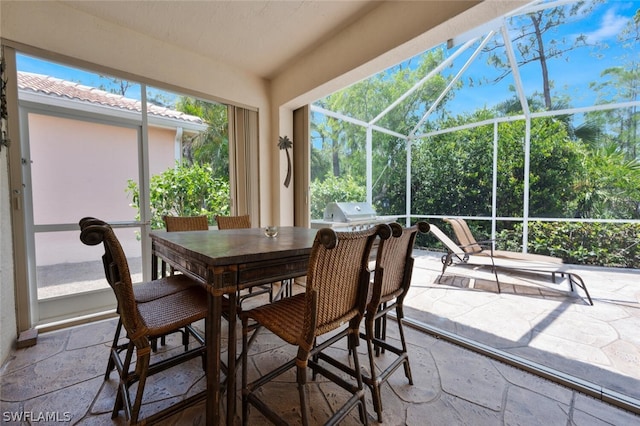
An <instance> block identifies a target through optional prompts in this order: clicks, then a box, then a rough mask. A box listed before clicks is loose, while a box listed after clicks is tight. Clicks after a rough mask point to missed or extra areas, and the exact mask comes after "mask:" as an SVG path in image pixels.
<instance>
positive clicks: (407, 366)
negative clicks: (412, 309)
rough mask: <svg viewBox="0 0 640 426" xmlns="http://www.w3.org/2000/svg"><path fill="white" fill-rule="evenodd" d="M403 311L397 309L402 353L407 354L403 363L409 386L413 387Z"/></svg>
mask: <svg viewBox="0 0 640 426" xmlns="http://www.w3.org/2000/svg"><path fill="white" fill-rule="evenodd" d="M403 316H404V315H403V314H402V310H401V308H400V306H398V307H396V319H397V323H398V331H399V333H400V342H401V344H402V353H403V354H407V356H406V358H405V359H404V361H403V364H404V375H405V377H406V378H407V379H408V380H409V384H410V385H413V376H412V375H411V365H410V364H409V355H408V352H407V342H406V340H405V338H404V328H403V327H402V318H403Z"/></svg>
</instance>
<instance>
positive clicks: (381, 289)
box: [360, 222, 429, 422]
mask: <svg viewBox="0 0 640 426" xmlns="http://www.w3.org/2000/svg"><path fill="white" fill-rule="evenodd" d="M390 227H391V238H388V239H386V240H382V241H380V244H379V246H378V251H377V254H376V266H375V272H374V278H373V281H372V282H371V284H370V288H369V297H368V300H367V309H366V313H365V317H364V323H365V333H361V334H360V337H362V338H364V339H365V340H366V342H367V351H368V354H369V375H366V374H363V381H364V383H365V384H366V385H368V386H369V388H370V389H371V394H372V398H373V405H374V409H375V411H376V414H377V415H378V421H379V422H382V398H381V393H380V386H381V385H382V383H384V382H386V381H387V380H388V378H389V376H390V375H391V374H393V372H394V371H395V370H396V369H397V368H398V367H399V366H400V365H404V374H405V376H406V377H407V379H408V380H409V384H411V385H412V384H413V378H412V376H411V366H410V365H409V355H408V353H407V343H406V341H405V338H404V330H403V329H402V318H403V317H404V310H403V302H404V298H405V296H406V295H407V292H408V291H409V286H410V284H411V274H412V272H413V262H414V259H413V255H412V252H413V245H414V243H415V239H416V234H417V233H418V232H422V233H426V232H429V224H428V223H426V222H418V223H417V224H415V225H414V226H412V227H410V228H405V229H403V228H402V226H401V225H400V224H398V223H391V224H390ZM392 310H395V312H396V323H397V325H398V331H399V334H400V347H398V346H394V345H391V344H390V342H389V341H388V340H386V332H387V314H388V313H389V312H390V311H392ZM381 351H382V352H384V351H389V352H392V353H393V354H395V356H396V358H395V360H394V361H393V362H391V363H389V364H386V365H387V366H386V368H385V369H384V371H382V372H381V373H379V374H378V373H377V369H376V362H375V358H376V357H377V356H379V355H380V352H381ZM374 352H375V356H374Z"/></svg>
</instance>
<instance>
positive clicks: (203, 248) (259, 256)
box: [150, 226, 318, 266]
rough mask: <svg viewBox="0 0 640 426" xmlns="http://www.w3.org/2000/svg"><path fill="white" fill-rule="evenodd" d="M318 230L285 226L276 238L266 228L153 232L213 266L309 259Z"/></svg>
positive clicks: (160, 240) (158, 238)
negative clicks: (268, 234) (285, 259)
mask: <svg viewBox="0 0 640 426" xmlns="http://www.w3.org/2000/svg"><path fill="white" fill-rule="evenodd" d="M317 232H318V230H317V229H309V228H301V227H294V226H284V227H279V228H278V235H277V236H276V237H272V238H270V237H267V236H266V235H265V234H264V229H263V228H250V229H229V230H209V231H188V232H166V231H153V232H151V233H150V237H151V239H152V241H153V242H154V243H156V244H161V245H164V246H167V247H170V248H172V249H173V250H176V251H178V252H182V253H183V254H184V255H185V256H188V257H190V258H192V259H198V260H200V261H202V262H204V263H206V264H209V265H212V266H225V265H234V264H240V263H247V262H256V261H265V260H271V259H278V258H282V257H289V256H299V255H309V254H310V253H311V247H312V245H313V240H314V239H315V235H316V233H317Z"/></svg>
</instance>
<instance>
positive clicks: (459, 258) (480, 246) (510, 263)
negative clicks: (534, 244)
mask: <svg viewBox="0 0 640 426" xmlns="http://www.w3.org/2000/svg"><path fill="white" fill-rule="evenodd" d="M444 221H445V222H447V223H449V224H450V225H451V228H452V229H453V232H454V234H455V236H456V239H457V240H458V243H455V242H454V241H453V240H452V239H451V238H449V236H448V235H447V234H445V233H444V232H443V231H442V230H441V229H439V228H438V227H437V226H435V225H433V224H431V226H430V231H431V233H432V234H433V235H434V236H435V237H436V238H437V239H438V240H440V242H442V244H444V246H445V247H446V248H447V251H448V253H447V254H446V255H444V256H442V275H441V276H440V278H442V276H443V275H444V273H445V271H446V269H447V267H448V266H450V265H451V264H453V263H454V262H456V263H458V264H463V265H474V266H490V267H491V270H492V271H493V273H494V275H495V277H496V283H497V284H498V292H500V280H499V278H498V270H499V269H504V270H511V271H517V270H521V271H529V272H534V273H549V274H551V282H552V283H556V276H557V274H559V275H560V276H561V277H566V278H567V279H568V282H569V288H570V290H571V291H572V292H573V291H574V290H575V288H574V286H578V287H580V288H582V289H583V290H584V292H585V295H586V296H587V299H588V300H589V304H591V305H593V301H592V300H591V296H590V295H589V291H588V290H587V286H586V284H585V283H584V281H583V280H582V278H581V277H580V276H579V275H577V274H575V273H572V272H569V271H568V267H567V265H566V264H565V263H564V262H563V261H562V259H560V258H558V257H553V256H545V255H539V254H530V253H518V252H512V251H505V250H494V248H493V241H491V240H489V241H477V240H476V239H475V238H474V236H473V234H472V233H471V230H470V229H469V226H468V225H467V223H466V222H465V221H464V219H444Z"/></svg>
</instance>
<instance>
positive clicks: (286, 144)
mask: <svg viewBox="0 0 640 426" xmlns="http://www.w3.org/2000/svg"><path fill="white" fill-rule="evenodd" d="M292 147H293V141H292V140H291V139H289V137H288V136H280V138H279V139H278V148H280V149H284V150H285V152H286V153H287V177H285V178H284V186H285V187H286V188H288V187H289V184H290V183H291V157H290V156H289V148H292Z"/></svg>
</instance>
